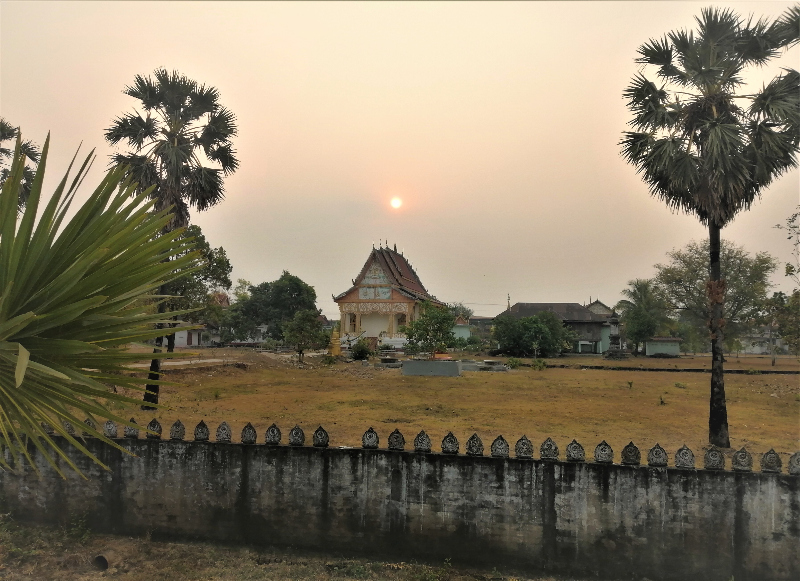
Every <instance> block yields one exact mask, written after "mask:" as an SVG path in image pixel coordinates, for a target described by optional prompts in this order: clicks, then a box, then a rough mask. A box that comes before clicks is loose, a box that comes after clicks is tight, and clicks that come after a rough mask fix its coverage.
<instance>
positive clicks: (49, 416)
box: [0, 136, 199, 473]
mask: <svg viewBox="0 0 800 581" xmlns="http://www.w3.org/2000/svg"><path fill="white" fill-rule="evenodd" d="M22 143H23V142H22V140H21V139H20V138H19V136H18V137H17V145H16V148H15V152H14V156H13V162H12V164H11V167H10V169H9V172H8V176H7V178H6V180H5V183H4V184H3V187H2V190H0V449H2V450H4V452H5V454H10V456H11V458H12V461H13V464H14V465H15V466H17V467H19V466H20V461H22V460H26V461H27V462H29V463H31V464H32V460H31V457H30V456H29V452H28V449H29V446H30V445H34V446H35V447H36V448H37V449H38V450H39V451H40V452H41V453H42V454H43V456H44V457H45V458H46V459H47V460H48V462H50V464H51V465H52V466H53V468H54V469H55V470H56V471H58V472H59V473H61V471H60V469H59V467H58V465H57V464H56V463H55V461H54V459H53V458H54V456H59V457H60V458H61V459H62V460H63V461H64V462H65V463H66V464H67V465H68V466H70V467H71V468H72V469H73V470H76V471H77V470H78V468H77V467H76V466H75V464H74V463H73V462H72V461H71V460H70V459H69V457H68V456H67V455H66V453H65V452H64V451H62V450H61V449H60V447H59V445H58V444H57V443H56V442H54V440H53V438H52V437H51V436H50V435H48V434H47V431H46V429H45V428H44V427H43V426H42V425H41V422H46V423H47V424H48V425H49V426H51V427H52V428H53V430H54V431H55V433H56V434H58V435H60V436H62V437H63V438H64V439H65V440H66V441H67V442H68V443H69V444H70V445H72V446H74V447H76V448H77V449H79V450H80V451H81V452H83V453H84V454H86V455H88V456H90V457H91V458H92V459H93V460H94V461H95V462H97V463H98V464H101V465H102V463H101V462H100V460H98V459H97V458H96V457H94V456H93V455H92V454H91V453H90V452H89V451H88V450H87V449H86V448H85V447H84V446H83V445H82V444H81V442H80V441H79V440H78V439H76V437H75V436H73V435H72V434H70V432H69V431H68V430H67V428H66V427H65V426H64V425H63V424H62V422H69V423H71V424H72V425H73V426H76V427H77V426H79V425H80V429H81V430H83V431H86V432H88V433H89V434H91V435H92V436H94V437H96V438H99V439H100V440H102V441H104V442H105V443H107V444H109V445H111V446H114V447H115V448H117V449H119V450H122V451H123V452H124V451H125V450H124V448H122V447H121V446H120V445H119V444H117V443H116V442H114V441H113V440H110V439H109V438H107V437H106V436H105V435H104V434H103V432H102V429H99V430H98V429H95V428H93V427H90V426H88V425H85V424H83V421H84V418H86V417H87V416H88V418H89V419H91V420H92V421H93V422H94V425H96V426H100V425H101V424H102V423H103V421H104V419H106V418H108V419H111V420H113V421H115V422H118V423H120V424H123V425H131V424H130V423H129V422H128V421H126V420H125V419H123V418H121V417H119V416H117V414H116V413H114V412H113V411H112V410H111V409H110V408H109V407H107V404H108V403H109V402H113V403H115V404H120V403H125V402H127V403H135V400H132V399H130V398H128V397H125V396H123V395H122V394H120V393H115V392H113V391H112V390H111V389H110V387H109V385H108V384H109V383H113V384H115V385H120V386H124V387H129V388H135V389H142V386H141V384H142V383H143V381H144V380H142V379H139V378H138V377H137V376H136V375H135V374H132V373H126V372H129V371H132V370H131V369H130V368H129V367H127V366H128V365H129V364H130V363H133V362H135V361H137V360H141V359H144V358H148V359H149V358H150V355H149V354H144V355H143V354H141V353H133V352H130V351H128V348H127V346H128V344H129V343H131V342H137V341H145V340H148V339H151V338H153V337H154V336H155V335H156V334H158V333H160V331H158V330H154V329H153V324H154V323H156V322H157V321H159V320H160V318H161V315H160V314H159V313H154V312H153V309H152V304H149V302H150V297H151V293H152V292H153V290H155V289H157V288H158V287H159V286H160V285H162V284H163V283H164V282H165V281H170V280H172V279H174V278H176V277H179V276H184V275H188V274H189V273H191V272H193V271H194V270H196V269H197V268H199V264H198V256H197V255H196V254H195V253H192V252H191V251H190V248H191V242H190V241H189V239H187V238H181V237H180V234H181V231H180V230H178V231H176V232H173V233H172V234H168V235H160V233H161V232H162V230H163V228H164V226H165V225H166V224H168V223H169V222H170V220H171V216H170V214H169V212H168V211H167V210H162V211H158V212H153V211H152V210H153V208H152V206H153V202H152V201H150V202H146V203H145V200H146V198H147V195H148V193H147V192H143V193H142V194H141V195H138V196H137V195H135V189H136V188H135V184H134V183H132V180H131V179H130V178H126V177H125V172H124V170H123V169H121V168H114V169H112V170H111V171H110V172H109V173H108V174H107V175H106V176H105V177H104V178H103V179H102V181H101V182H100V184H99V185H98V186H97V188H96V189H95V190H94V192H92V194H91V195H90V196H89V198H88V200H87V201H86V202H85V203H83V205H81V206H80V207H77V208H75V207H74V205H73V204H74V199H75V198H74V194H75V190H76V188H77V186H78V184H80V183H81V182H82V181H83V179H84V178H85V177H86V173H87V171H88V168H89V166H90V165H91V161H92V158H93V154H89V156H88V157H87V158H86V160H85V161H84V163H83V165H82V166H81V167H80V169H79V170H78V173H77V176H76V177H75V179H74V180H73V181H72V182H71V185H69V184H70V182H69V181H68V177H69V175H68V173H69V172H67V175H65V176H64V178H63V179H62V180H61V182H60V183H59V184H58V186H57V188H56V190H55V192H54V193H53V195H52V196H51V197H50V199H49V200H47V201H46V203H45V200H43V199H42V183H43V181H44V175H45V169H46V161H47V153H48V149H49V144H50V139H49V137H48V139H47V140H46V141H45V144H44V147H43V149H42V154H41V160H40V162H39V164H38V167H37V168H36V170H35V173H34V178H33V179H32V180H31V182H30V185H31V189H30V195H29V197H28V200H27V203H26V206H25V209H24V211H23V212H22V213H21V214H18V212H17V211H16V209H17V204H18V199H19V196H18V191H19V188H20V187H21V184H22V183H23V181H24V179H25V158H26V154H25V153H24V150H23V148H22ZM40 203H41V206H42V207H41V208H40ZM166 259H171V260H166ZM166 356H167V355H166V354H161V355H159V357H166ZM5 454H0V465H2V466H3V467H4V468H10V467H11V466H10V465H9V463H8V462H7V460H6V458H7V456H5Z"/></svg>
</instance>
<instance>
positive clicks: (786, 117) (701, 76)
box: [620, 6, 800, 448]
mask: <svg viewBox="0 0 800 581" xmlns="http://www.w3.org/2000/svg"><path fill="white" fill-rule="evenodd" d="M696 21H697V25H698V29H697V32H696V33H693V32H691V31H686V30H678V31H673V32H670V33H668V34H667V35H666V36H664V37H663V38H661V39H651V40H649V41H648V42H647V43H645V44H644V45H642V46H641V47H640V48H639V50H638V52H639V55H640V56H639V58H637V59H636V62H638V63H640V64H641V65H643V66H644V67H648V66H649V67H655V68H656V75H657V76H658V77H659V78H660V79H661V84H660V85H658V84H656V83H655V82H653V81H651V80H650V79H649V78H647V77H646V76H645V71H644V70H643V72H640V73H637V74H636V76H635V77H634V79H633V81H632V82H631V84H630V86H629V87H628V88H627V89H626V90H625V92H624V97H625V98H626V99H627V102H628V107H629V108H630V110H631V112H632V113H633V119H632V120H631V121H630V124H631V126H632V128H633V131H627V132H625V133H624V136H623V139H622V141H621V142H620V145H622V154H623V156H624V158H625V159H626V160H627V161H628V162H629V163H631V164H633V165H634V166H635V167H636V169H637V171H638V172H639V174H640V175H641V176H642V178H643V179H644V181H645V182H646V183H647V184H648V186H649V188H650V193H651V194H652V195H654V196H655V197H657V198H659V199H661V200H662V201H664V202H665V203H666V204H667V205H668V206H669V207H670V208H674V209H678V210H683V211H685V212H687V213H691V214H694V215H695V216H697V218H698V219H699V220H700V222H701V223H702V224H704V225H706V226H708V231H709V241H710V244H709V255H708V256H709V277H708V283H707V285H706V289H707V294H708V300H709V302H710V304H711V305H712V307H711V309H710V314H711V317H710V319H709V328H710V331H711V337H712V373H711V397H710V406H709V407H710V409H709V441H710V443H712V444H715V445H718V446H721V447H725V448H727V447H729V446H730V439H729V436H728V413H727V407H726V403H725V384H724V378H723V339H724V336H723V328H724V327H725V322H724V319H723V301H724V295H725V285H726V279H725V278H723V275H722V270H721V267H720V231H721V230H722V228H723V227H724V226H725V225H726V224H728V223H729V222H730V221H731V220H732V219H733V218H734V216H735V215H736V214H737V213H738V212H739V211H741V210H746V209H748V208H749V207H750V205H751V204H752V203H753V200H755V199H756V197H758V196H759V195H760V194H761V192H762V190H763V189H764V188H766V187H767V186H769V184H770V183H771V182H772V180H773V179H775V178H776V177H777V176H780V175H781V174H783V173H784V172H786V171H787V170H789V169H790V168H793V167H795V166H796V165H797V159H796V154H797V150H798V144H800V106H799V105H800V75H798V73H797V71H795V70H793V69H785V70H784V72H783V73H782V74H780V75H778V76H777V77H775V78H774V79H773V80H772V81H770V82H769V83H768V84H767V85H766V86H764V87H763V88H762V89H761V90H760V91H756V92H755V93H753V94H737V88H738V87H740V86H741V85H742V84H743V74H744V73H745V71H746V69H747V68H748V67H750V66H763V65H765V64H766V63H768V62H769V60H770V59H771V58H773V57H775V56H777V55H778V54H779V53H780V51H781V50H783V49H785V48H787V47H788V46H790V45H793V44H796V43H797V42H798V40H800V7H798V6H794V7H792V8H790V9H789V10H788V11H787V12H786V13H785V14H784V15H783V16H782V17H781V18H780V19H778V20H777V21H775V22H769V21H768V20H766V19H763V18H762V19H759V20H757V21H753V20H752V19H751V20H748V21H744V20H742V19H741V18H740V17H739V16H737V15H736V14H735V13H734V12H732V11H731V10H728V9H725V10H720V9H717V8H706V9H703V10H702V12H701V15H700V17H699V18H696ZM645 70H646V69H645ZM742 100H745V101H749V106H746V107H745V106H740V105H739V104H737V103H738V102H741V101H742Z"/></svg>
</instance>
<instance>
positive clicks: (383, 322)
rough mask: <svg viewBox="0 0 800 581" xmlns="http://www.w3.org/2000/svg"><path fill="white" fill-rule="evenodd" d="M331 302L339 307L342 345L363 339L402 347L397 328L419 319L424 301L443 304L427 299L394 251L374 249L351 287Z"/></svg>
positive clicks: (422, 288) (416, 279)
mask: <svg viewBox="0 0 800 581" xmlns="http://www.w3.org/2000/svg"><path fill="white" fill-rule="evenodd" d="M333 300H334V301H335V302H336V303H337V304H338V305H339V315H340V318H339V321H340V327H339V328H340V332H341V337H342V341H343V342H349V341H352V340H353V339H356V338H358V337H366V338H367V339H369V340H370V342H371V343H372V344H373V345H377V344H384V345H387V344H388V345H394V346H398V347H399V346H402V345H404V344H405V342H406V341H405V335H404V334H403V333H401V332H400V327H402V326H403V325H405V324H407V323H410V322H411V321H413V320H415V319H416V318H417V317H419V309H420V305H421V304H422V302H424V301H430V302H432V303H434V304H438V305H441V304H442V303H441V302H440V301H438V300H437V299H436V297H434V296H432V295H430V294H429V293H428V291H427V290H426V289H425V287H424V286H423V285H422V282H421V281H420V279H419V277H418V276H417V273H416V272H415V271H414V269H413V268H412V267H411V264H409V262H408V260H406V258H405V257H404V256H403V255H402V254H401V253H399V252H397V247H394V248H389V247H388V246H387V247H379V248H373V249H372V252H371V253H370V255H369V258H367V261H366V262H365V263H364V267H363V268H362V269H361V272H360V273H359V274H358V276H357V277H356V278H355V279H353V286H352V287H350V289H348V290H346V291H345V292H343V293H341V294H340V295H338V296H335V297H333Z"/></svg>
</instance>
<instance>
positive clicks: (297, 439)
mask: <svg viewBox="0 0 800 581" xmlns="http://www.w3.org/2000/svg"><path fill="white" fill-rule="evenodd" d="M305 443H306V435H305V433H304V432H303V429H302V428H301V427H300V426H298V425H295V427H293V428H292V429H291V430H289V445H290V446H302V445H303V444H305Z"/></svg>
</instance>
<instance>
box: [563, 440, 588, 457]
mask: <svg viewBox="0 0 800 581" xmlns="http://www.w3.org/2000/svg"><path fill="white" fill-rule="evenodd" d="M567 462H586V451H585V450H584V449H583V446H581V445H580V444H579V443H578V441H577V440H575V439H573V440H572V441H571V442H570V443H569V444H567Z"/></svg>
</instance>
